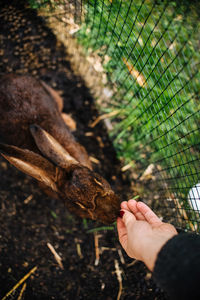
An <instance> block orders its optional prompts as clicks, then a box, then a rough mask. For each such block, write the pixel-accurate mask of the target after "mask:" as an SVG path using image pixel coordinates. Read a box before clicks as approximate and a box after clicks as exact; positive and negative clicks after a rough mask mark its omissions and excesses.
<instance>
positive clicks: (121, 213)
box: [119, 210, 124, 218]
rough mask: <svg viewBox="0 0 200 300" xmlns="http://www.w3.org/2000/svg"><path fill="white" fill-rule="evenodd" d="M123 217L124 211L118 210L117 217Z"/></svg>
mask: <svg viewBox="0 0 200 300" xmlns="http://www.w3.org/2000/svg"><path fill="white" fill-rule="evenodd" d="M123 215H124V211H123V210H120V212H119V216H120V218H122V217H123Z"/></svg>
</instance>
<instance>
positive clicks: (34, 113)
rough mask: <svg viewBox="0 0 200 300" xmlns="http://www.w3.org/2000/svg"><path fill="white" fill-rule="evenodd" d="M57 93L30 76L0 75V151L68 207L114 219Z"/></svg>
mask: <svg viewBox="0 0 200 300" xmlns="http://www.w3.org/2000/svg"><path fill="white" fill-rule="evenodd" d="M62 106H63V104H62V99H61V97H60V96H59V95H58V94H57V93H56V91H54V90H53V89H51V88H50V87H49V86H47V85H46V84H45V83H44V82H42V81H39V80H36V79H35V78H33V77H31V76H27V75H26V76H25V75H24V76H20V75H16V74H6V75H2V76H1V77H0V113H1V118H0V142H1V143H0V152H1V154H2V156H3V157H4V158H5V159H7V160H8V161H9V162H10V163H11V164H13V165H14V166H15V167H17V168H18V169H20V170H21V171H23V172H24V173H26V174H28V175H30V176H32V177H34V178H35V179H37V180H38V181H39V182H40V186H41V187H42V188H43V189H44V191H45V192H46V193H47V194H49V195H51V196H54V197H56V198H59V199H61V200H63V201H64V203H65V205H66V207H67V208H68V209H69V211H70V212H72V213H75V214H76V215H78V216H80V217H83V218H91V219H93V220H99V221H101V222H103V223H105V224H110V223H112V222H114V221H115V219H116V218H117V216H118V213H119V209H120V201H119V198H118V196H117V195H116V194H115V193H114V191H113V190H112V189H111V187H110V185H109V183H108V182H107V181H106V180H105V179H104V178H103V177H102V176H100V175H99V174H97V173H95V172H93V171H92V166H91V163H90V160H89V157H88V154H87V152H86V150H85V148H84V147H83V146H82V145H80V144H79V143H78V142H77V141H76V140H75V138H74V136H73V135H72V133H71V131H70V129H69V127H68V126H67V125H66V122H65V121H64V119H65V118H64V117H65V116H64V115H63V114H62Z"/></svg>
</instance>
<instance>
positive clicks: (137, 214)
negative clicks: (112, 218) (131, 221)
mask: <svg viewBox="0 0 200 300" xmlns="http://www.w3.org/2000/svg"><path fill="white" fill-rule="evenodd" d="M128 207H129V210H130V211H131V212H132V213H133V214H134V215H135V217H136V219H137V220H140V221H143V220H145V217H144V216H143V214H142V213H141V212H140V211H139V210H138V208H137V201H135V200H133V199H131V200H129V201H128Z"/></svg>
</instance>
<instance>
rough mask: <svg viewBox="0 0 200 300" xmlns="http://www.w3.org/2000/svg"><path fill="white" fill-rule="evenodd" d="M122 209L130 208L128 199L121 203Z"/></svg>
mask: <svg viewBox="0 0 200 300" xmlns="http://www.w3.org/2000/svg"><path fill="white" fill-rule="evenodd" d="M121 209H126V210H129V208H128V205H127V201H123V202H122V203H121Z"/></svg>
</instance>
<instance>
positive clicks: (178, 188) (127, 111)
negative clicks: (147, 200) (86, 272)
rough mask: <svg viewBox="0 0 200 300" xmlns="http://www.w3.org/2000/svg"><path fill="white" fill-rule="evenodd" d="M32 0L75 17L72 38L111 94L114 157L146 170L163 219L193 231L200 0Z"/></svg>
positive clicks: (199, 196)
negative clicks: (94, 59) (98, 67)
mask: <svg viewBox="0 0 200 300" xmlns="http://www.w3.org/2000/svg"><path fill="white" fill-rule="evenodd" d="M30 2H31V5H32V6H35V7H39V6H41V5H44V4H45V7H46V8H48V9H49V10H50V12H53V11H54V10H56V8H57V7H58V6H59V7H60V9H61V11H62V14H61V15H60V16H63V15H67V14H69V13H70V14H73V17H74V22H75V23H77V24H79V26H78V29H77V30H75V31H76V33H74V35H76V38H77V39H78V41H79V43H81V44H82V45H83V47H84V48H85V50H86V53H87V52H88V53H91V50H92V51H94V52H95V53H98V57H99V59H100V61H101V64H102V66H103V69H104V72H105V73H106V74H107V77H108V84H107V85H108V86H109V91H110V92H111V91H112V92H111V95H112V96H111V97H110V99H109V101H107V103H106V106H105V105H103V106H102V108H100V109H102V112H103V113H105V112H106V113H110V112H113V111H114V112H116V114H115V116H114V117H113V119H112V124H113V130H112V131H111V132H110V135H111V138H112V139H113V143H114V145H115V148H116V150H117V153H118V156H119V157H121V158H123V160H124V163H125V164H126V165H131V166H132V169H133V170H134V169H136V170H140V174H142V172H143V171H144V170H145V169H146V168H147V167H149V168H148V169H147V172H146V173H149V174H151V178H152V180H154V182H155V184H154V190H153V191H152V194H155V195H158V196H157V198H158V199H157V202H159V205H157V206H159V207H162V208H163V211H164V217H166V219H167V215H168V213H169V214H170V215H173V218H172V222H174V224H175V225H176V226H177V227H180V228H182V229H186V230H192V231H197V232H199V229H200V178H199V177H200V176H199V174H200V171H199V167H200V158H199V154H200V134H199V127H200V118H199V111H200V103H199V93H200V73H199V62H200V52H199V49H200V38H199V37H200V35H199V33H200V30H199V27H200V23H199V12H200V5H199V4H198V2H196V1H159V0H157V1H155V0H134V1H133V0H130V1H124V0H123V1H122V0H121V1H119V0H112V1H111V0H105V1H104V0H103V1H102V0H101V1H97V0H90V1H67V0H65V1H64V0H63V1H54V2H53V1H51V2H49V1H46V2H44V3H43V2H42V1H41V2H40V3H39V2H38V3H37V2H36V1H32V0H31V1H30ZM57 17H58V18H59V14H58V15H57ZM147 188H148V185H147ZM192 188H193V189H192ZM191 189H192V190H191ZM141 197H142V195H141ZM157 206H156V205H155V210H156V207H157ZM167 220H168V219H167ZM170 220H171V219H170Z"/></svg>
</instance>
